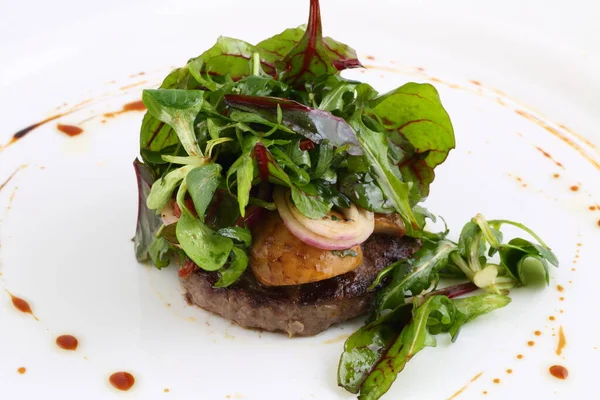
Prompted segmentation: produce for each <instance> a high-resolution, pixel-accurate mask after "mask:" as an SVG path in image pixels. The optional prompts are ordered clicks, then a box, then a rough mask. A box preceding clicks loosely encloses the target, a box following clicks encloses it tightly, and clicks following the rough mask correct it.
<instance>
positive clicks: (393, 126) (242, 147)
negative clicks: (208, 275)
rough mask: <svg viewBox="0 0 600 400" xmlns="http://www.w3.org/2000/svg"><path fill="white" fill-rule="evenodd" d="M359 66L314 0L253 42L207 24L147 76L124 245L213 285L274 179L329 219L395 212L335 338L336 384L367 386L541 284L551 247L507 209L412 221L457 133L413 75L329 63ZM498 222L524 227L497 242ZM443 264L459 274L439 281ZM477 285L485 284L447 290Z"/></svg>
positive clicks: (382, 382) (227, 272)
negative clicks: (203, 34) (393, 239)
mask: <svg viewBox="0 0 600 400" xmlns="http://www.w3.org/2000/svg"><path fill="white" fill-rule="evenodd" d="M357 67H361V64H360V62H359V60H358V58H357V56H356V52H355V51H354V50H353V49H352V48H350V47H349V46H347V45H345V44H343V43H340V42H337V41H335V40H333V39H331V38H329V37H323V34H322V26H321V16H320V10H319V2H318V0H310V15H309V21H308V24H307V25H306V26H301V27H298V28H292V29H286V30H285V31H283V32H282V33H280V34H277V35H275V36H273V37H271V38H268V39H265V40H263V41H261V42H259V43H258V44H256V45H252V44H250V43H247V42H245V41H242V40H239V39H233V38H228V37H220V38H219V39H218V40H217V42H216V43H215V45H214V46H213V47H211V48H210V49H208V50H207V51H205V52H204V53H202V54H201V55H200V56H198V57H195V58H192V59H190V60H189V61H188V63H187V64H186V65H185V66H183V67H181V68H177V69H175V70H174V71H172V72H171V73H170V74H169V75H168V76H167V77H166V78H165V80H164V81H163V83H162V85H161V87H160V88H159V89H156V90H145V91H144V93H143V97H142V99H143V102H144V104H145V105H146V107H147V109H148V112H147V113H146V115H145V116H144V119H143V122H142V127H141V131H140V155H141V158H142V160H143V162H140V161H138V160H135V162H134V168H135V172H136V176H137V184H138V193H139V204H138V206H139V212H138V221H137V229H136V235H135V253H136V257H137V259H138V260H139V261H147V260H150V261H151V262H152V263H153V264H154V265H155V266H156V267H157V268H164V267H166V266H168V265H169V263H170V261H171V259H173V258H177V259H179V261H180V262H181V263H182V264H184V263H185V264H186V265H187V266H188V267H189V266H190V265H191V266H192V268H201V269H204V270H206V271H218V273H219V276H220V279H219V280H218V281H217V283H216V285H215V287H227V286H229V285H232V284H234V283H235V282H236V280H237V279H238V278H239V277H240V276H241V275H242V274H243V273H244V271H245V270H246V268H247V266H248V262H249V257H248V249H249V248H250V247H251V245H252V233H251V231H250V228H252V226H253V225H254V224H255V223H256V221H257V220H260V218H261V215H263V214H264V213H265V212H267V211H269V210H270V211H273V210H276V209H277V207H278V206H276V203H275V202H274V200H273V196H272V193H273V190H274V189H275V187H276V186H282V187H284V188H286V190H289V191H290V194H291V196H290V198H291V202H292V203H293V206H294V207H295V209H297V210H298V212H299V213H300V215H302V216H303V217H305V218H308V219H312V220H319V219H321V218H323V217H324V216H326V215H331V221H336V220H338V217H336V215H339V214H336V213H331V211H332V210H333V211H336V212H342V214H343V211H342V210H344V209H349V208H351V206H352V205H353V204H354V205H356V206H357V207H358V208H359V209H364V210H368V211H371V212H375V213H383V214H389V213H397V214H398V215H399V216H400V217H401V219H402V220H403V222H404V225H405V228H406V234H407V235H409V236H412V237H415V238H418V239H419V240H420V241H421V243H422V247H421V249H420V250H419V251H418V252H417V253H416V254H415V255H414V256H413V257H412V258H411V259H410V260H403V261H399V262H396V263H393V264H391V265H389V266H388V267H387V268H384V269H383V270H382V271H381V272H380V274H379V276H378V277H377V279H376V280H375V281H374V282H373V285H372V286H371V288H370V290H375V291H377V295H376V300H375V303H374V306H373V310H372V313H371V315H370V316H369V318H368V320H367V322H366V324H365V326H363V327H362V328H360V329H359V330H358V331H357V332H355V333H354V334H353V335H352V336H350V338H348V340H347V341H346V343H345V345H344V352H343V354H342V356H341V359H340V363H339V369H338V382H339V385H340V386H342V387H344V388H345V389H347V390H348V391H350V392H352V393H360V394H359V398H360V399H378V398H379V397H380V396H381V395H383V394H384V393H385V392H386V391H387V390H388V389H389V387H390V386H391V384H392V383H393V381H394V380H395V378H396V376H397V374H398V373H399V372H401V371H402V370H403V369H404V368H405V367H406V364H407V362H408V361H409V360H410V359H411V358H412V357H413V356H415V355H416V354H417V353H418V352H420V351H421V350H423V349H425V347H428V346H435V345H436V339H435V336H436V335H438V334H440V333H448V334H450V336H451V337H452V341H454V340H456V338H457V336H458V333H459V331H460V329H461V327H462V326H463V325H464V324H466V323H467V322H469V321H471V320H473V319H474V318H476V317H478V316H480V315H483V314H486V313H489V312H491V311H493V310H495V309H498V308H502V307H504V306H506V305H508V304H509V302H510V298H509V297H508V296H507V295H508V293H509V290H510V289H512V288H516V287H519V286H525V285H540V284H541V285H543V284H548V282H549V272H548V265H549V264H551V265H554V266H558V261H557V259H556V257H555V256H554V254H553V253H552V251H551V250H550V248H549V247H548V246H547V245H546V244H545V243H544V242H543V241H542V240H541V239H540V238H539V237H538V236H537V235H536V234H535V233H534V232H532V231H531V230H530V229H529V228H527V227H525V226H523V225H522V224H519V223H516V222H512V221H507V220H490V221H487V220H486V219H485V218H484V217H483V216H481V215H480V214H478V215H477V216H475V217H474V218H473V219H472V220H471V221H469V222H468V223H467V224H466V225H465V226H464V227H463V229H462V232H461V233H460V237H459V238H458V242H453V241H451V240H449V239H448V238H447V234H448V230H447V229H446V231H445V232H441V233H437V234H434V233H431V232H428V231H425V230H424V225H425V220H426V218H429V219H432V220H435V217H434V216H432V215H431V214H429V212H428V211H427V210H425V209H424V208H422V207H420V206H419V205H418V203H420V202H422V201H423V200H425V198H426V197H427V196H428V194H429V187H430V185H431V183H432V182H433V180H434V178H435V173H434V169H435V168H436V167H437V166H438V165H439V164H441V163H442V162H444V161H445V159H446V157H447V156H448V153H449V152H450V150H452V149H453V148H454V146H455V138H454V131H453V128H452V123H451V121H450V118H449V116H448V114H447V113H446V111H445V109H444V107H443V106H442V103H441V101H440V98H439V95H438V93H437V91H436V89H435V88H434V87H433V86H431V85H429V84H419V83H412V82H411V83H407V84H405V85H403V86H401V87H399V88H397V89H395V90H392V91H390V92H388V93H384V94H379V93H378V92H377V91H376V90H375V89H374V88H373V87H372V86H370V85H369V84H367V83H363V82H357V81H352V80H348V79H346V78H344V77H342V76H341V75H340V71H343V70H345V69H348V68H357ZM504 225H512V226H514V227H517V228H520V229H522V230H523V231H525V232H526V233H527V234H529V235H530V236H531V237H532V238H533V239H534V241H529V240H526V239H523V238H513V239H511V240H509V241H508V242H506V243H505V242H504V238H503V234H502V232H501V231H500V229H501V228H502V226H504ZM332 253H333V254H335V255H337V256H339V257H342V258H343V257H356V256H357V253H356V252H354V251H353V250H333V251H332ZM175 256H176V257H175ZM188 267H185V269H189V268H188ZM440 278H453V279H460V280H462V281H463V283H460V284H458V285H454V286H450V287H447V288H442V289H438V288H437V285H438V283H439V281H440ZM477 289H481V290H483V291H484V292H486V293H484V294H479V295H476V296H471V297H466V298H456V297H457V296H461V295H464V294H466V293H469V292H471V291H474V290H477Z"/></svg>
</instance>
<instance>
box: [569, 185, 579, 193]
mask: <svg viewBox="0 0 600 400" xmlns="http://www.w3.org/2000/svg"><path fill="white" fill-rule="evenodd" d="M578 190H579V186H575V185H573V186H571V191H572V192H576V191H578Z"/></svg>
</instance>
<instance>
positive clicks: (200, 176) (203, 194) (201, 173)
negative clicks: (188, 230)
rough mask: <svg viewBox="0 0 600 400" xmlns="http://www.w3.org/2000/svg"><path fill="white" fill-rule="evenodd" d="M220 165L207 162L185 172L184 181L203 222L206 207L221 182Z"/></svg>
mask: <svg viewBox="0 0 600 400" xmlns="http://www.w3.org/2000/svg"><path fill="white" fill-rule="evenodd" d="M221 169H222V168H221V166H220V165H219V164H207V165H204V166H201V167H197V168H194V169H193V170H192V171H190V172H189V173H188V174H187V177H186V183H187V187H188V190H189V193H190V196H191V197H192V200H193V202H194V208H195V209H196V213H197V214H198V218H200V221H202V222H204V214H205V213H206V208H207V207H208V205H209V204H210V202H211V200H212V198H213V195H214V194H215V191H216V190H217V187H219V184H220V183H221Z"/></svg>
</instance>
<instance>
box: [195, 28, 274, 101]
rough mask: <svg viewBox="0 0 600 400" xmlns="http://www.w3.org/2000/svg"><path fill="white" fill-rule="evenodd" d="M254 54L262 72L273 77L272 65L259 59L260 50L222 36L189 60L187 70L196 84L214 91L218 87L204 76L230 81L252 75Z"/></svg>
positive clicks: (241, 41) (246, 43)
mask: <svg viewBox="0 0 600 400" xmlns="http://www.w3.org/2000/svg"><path fill="white" fill-rule="evenodd" d="M254 53H258V55H259V62H260V66H261V67H262V70H263V71H264V72H266V73H267V74H269V75H275V68H274V66H273V64H272V63H270V62H268V61H265V60H263V59H261V58H262V57H260V50H259V49H258V48H257V47H255V46H253V45H251V44H250V43H248V42H244V41H243V40H239V39H233V38H229V37H224V36H221V37H219V38H218V39H217V43H215V45H214V46H213V47H211V48H210V49H208V50H207V51H205V52H204V53H202V54H201V55H200V56H199V57H196V58H194V59H192V60H190V62H189V70H190V73H191V75H192V76H193V77H194V78H195V79H196V80H197V81H198V82H200V83H202V84H204V85H205V86H207V89H209V90H216V89H217V88H218V87H219V85H217V84H216V83H215V82H213V81H212V80H210V79H208V78H206V77H205V76H204V75H209V76H212V77H215V76H219V77H225V76H227V77H229V78H230V79H231V80H232V81H237V80H239V79H241V78H243V77H245V76H249V75H252V73H253V65H252V57H253V54H254Z"/></svg>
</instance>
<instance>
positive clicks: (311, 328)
mask: <svg viewBox="0 0 600 400" xmlns="http://www.w3.org/2000/svg"><path fill="white" fill-rule="evenodd" d="M419 247H420V243H419V241H418V240H415V239H412V238H408V237H402V238H398V237H395V236H387V235H373V236H372V237H371V238H370V239H369V240H367V241H366V242H365V243H364V244H363V245H362V248H363V262H362V264H361V265H360V266H359V267H358V268H356V269H355V270H353V271H350V272H348V273H346V274H343V275H339V276H336V277H334V278H330V279H326V280H323V281H319V282H313V283H306V284H302V285H296V286H276V287H265V286H262V285H261V284H260V283H258V281H257V280H256V278H254V275H253V274H252V271H251V270H250V268H248V270H246V272H245V273H244V274H243V275H242V277H241V278H240V279H239V280H238V281H237V282H236V283H234V284H233V285H231V286H229V287H227V288H214V287H213V285H214V284H215V283H216V282H217V280H218V279H219V275H218V273H217V272H207V271H204V270H202V269H200V268H195V270H194V272H193V273H192V274H190V275H188V276H187V277H185V278H181V280H182V284H183V286H184V288H185V289H186V291H187V293H186V298H187V300H188V302H189V303H191V304H195V305H197V306H198V307H200V308H203V309H205V310H208V311H211V312H213V313H215V314H219V315H221V316H223V317H224V318H226V319H228V320H231V321H233V322H235V323H237V324H238V325H240V326H243V327H246V328H260V329H264V330H267V331H283V332H287V334H288V335H289V336H312V335H316V334H318V333H320V332H322V331H324V330H325V329H327V328H329V327H330V326H331V325H333V324H336V323H340V322H343V321H346V320H348V319H351V318H355V317H358V316H360V315H362V314H364V313H366V312H367V311H368V310H369V307H370V306H371V303H372V301H373V298H374V293H373V292H368V291H367V288H368V287H369V286H370V285H371V283H372V282H373V281H374V280H375V278H376V277H377V274H378V273H379V271H381V269H383V268H384V267H386V266H387V265H389V264H391V263H392V262H395V261H397V260H401V259H406V258H409V257H410V256H411V255H412V254H413V253H414V252H415V251H417V250H418V248H419Z"/></svg>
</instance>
